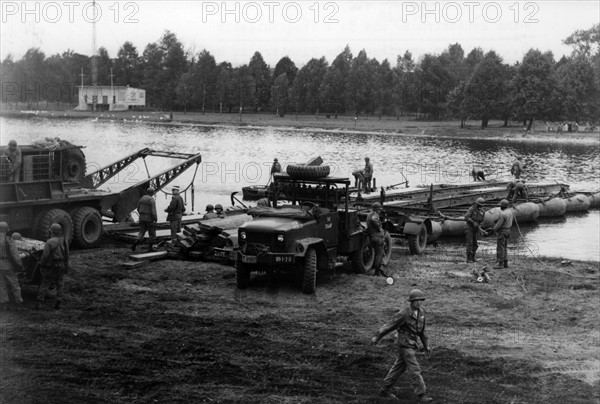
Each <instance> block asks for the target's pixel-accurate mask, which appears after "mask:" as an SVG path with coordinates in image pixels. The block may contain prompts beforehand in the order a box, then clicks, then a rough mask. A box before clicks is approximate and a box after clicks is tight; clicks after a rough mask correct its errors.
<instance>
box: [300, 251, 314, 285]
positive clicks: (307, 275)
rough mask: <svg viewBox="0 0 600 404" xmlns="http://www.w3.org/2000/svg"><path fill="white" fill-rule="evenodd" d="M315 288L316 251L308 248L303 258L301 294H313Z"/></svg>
mask: <svg viewBox="0 0 600 404" xmlns="http://www.w3.org/2000/svg"><path fill="white" fill-rule="evenodd" d="M316 287H317V251H316V250H315V249H314V248H309V249H308V250H307V251H306V256H305V257H304V276H303V277H302V292H304V293H306V294H311V293H315V289H316Z"/></svg>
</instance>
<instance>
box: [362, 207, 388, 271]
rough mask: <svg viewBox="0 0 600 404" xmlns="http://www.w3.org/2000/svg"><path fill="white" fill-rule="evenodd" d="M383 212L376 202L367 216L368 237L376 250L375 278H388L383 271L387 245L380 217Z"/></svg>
mask: <svg viewBox="0 0 600 404" xmlns="http://www.w3.org/2000/svg"><path fill="white" fill-rule="evenodd" d="M382 211H383V208H382V207H381V204H380V203H379V202H374V203H373V205H372V206H371V212H370V213H369V214H368V215H367V236H368V237H369V242H370V243H371V246H373V249H374V250H375V261H374V262H373V269H374V270H375V272H374V273H373V275H374V276H378V275H382V276H385V277H386V278H387V275H386V274H385V272H383V271H382V270H381V260H382V259H383V247H384V244H385V231H384V230H383V227H382V226H381V218H380V217H379V215H380V214H381V212H382Z"/></svg>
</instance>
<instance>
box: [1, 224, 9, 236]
mask: <svg viewBox="0 0 600 404" xmlns="http://www.w3.org/2000/svg"><path fill="white" fill-rule="evenodd" d="M7 231H8V223H6V222H0V232H2V233H6V232H7Z"/></svg>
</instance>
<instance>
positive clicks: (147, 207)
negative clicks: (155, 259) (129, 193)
mask: <svg viewBox="0 0 600 404" xmlns="http://www.w3.org/2000/svg"><path fill="white" fill-rule="evenodd" d="M154 191H155V190H154V188H152V187H149V188H148V189H147V190H146V195H144V196H142V197H141V198H140V200H139V201H138V206H137V210H138V213H139V214H140V231H139V233H138V236H137V239H136V240H135V241H134V242H133V245H132V246H131V251H134V252H135V249H136V248H137V245H138V244H139V243H140V242H142V241H143V240H144V235H146V232H148V250H149V251H154V247H153V246H152V244H153V243H154V240H155V239H156V221H157V220H158V216H157V214H156V201H155V200H154V198H153V197H152V196H153V195H154Z"/></svg>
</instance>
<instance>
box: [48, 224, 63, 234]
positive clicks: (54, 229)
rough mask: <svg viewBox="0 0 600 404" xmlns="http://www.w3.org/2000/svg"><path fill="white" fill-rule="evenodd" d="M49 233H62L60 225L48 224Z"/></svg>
mask: <svg viewBox="0 0 600 404" xmlns="http://www.w3.org/2000/svg"><path fill="white" fill-rule="evenodd" d="M50 233H52V234H56V235H59V234H61V233H62V227H60V224H58V223H52V226H50Z"/></svg>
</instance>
